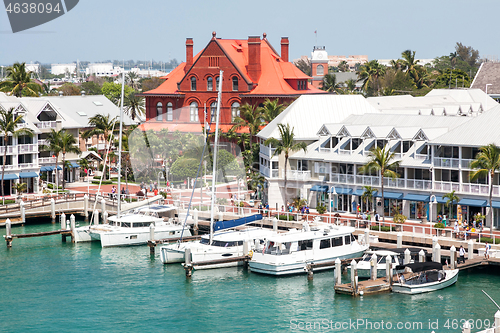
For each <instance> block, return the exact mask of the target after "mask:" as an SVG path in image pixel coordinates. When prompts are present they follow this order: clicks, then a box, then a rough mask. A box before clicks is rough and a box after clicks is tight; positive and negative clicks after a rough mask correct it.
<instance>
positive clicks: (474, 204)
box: [458, 199, 488, 207]
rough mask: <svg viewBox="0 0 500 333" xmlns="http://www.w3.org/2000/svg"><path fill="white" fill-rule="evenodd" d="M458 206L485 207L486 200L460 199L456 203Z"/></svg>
mask: <svg viewBox="0 0 500 333" xmlns="http://www.w3.org/2000/svg"><path fill="white" fill-rule="evenodd" d="M458 204H459V205H460V206H472V207H486V206H487V205H488V204H487V203H486V200H479V199H462V200H460V201H459V202H458Z"/></svg>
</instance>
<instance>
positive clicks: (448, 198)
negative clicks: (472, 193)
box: [443, 191, 460, 218]
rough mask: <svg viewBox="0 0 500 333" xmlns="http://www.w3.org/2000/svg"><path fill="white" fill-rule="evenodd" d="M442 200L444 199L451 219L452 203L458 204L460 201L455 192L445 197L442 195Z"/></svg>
mask: <svg viewBox="0 0 500 333" xmlns="http://www.w3.org/2000/svg"><path fill="white" fill-rule="evenodd" d="M443 198H444V199H446V206H447V207H448V215H449V218H453V205H454V203H458V202H459V201H460V198H459V197H458V196H457V195H456V194H455V191H451V192H450V193H446V194H445V195H443Z"/></svg>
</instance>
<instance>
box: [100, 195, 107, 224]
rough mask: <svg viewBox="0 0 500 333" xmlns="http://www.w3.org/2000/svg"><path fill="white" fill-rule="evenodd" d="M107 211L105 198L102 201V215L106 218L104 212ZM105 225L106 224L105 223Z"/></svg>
mask: <svg viewBox="0 0 500 333" xmlns="http://www.w3.org/2000/svg"><path fill="white" fill-rule="evenodd" d="M105 211H106V200H104V198H102V199H101V214H102V215H103V216H104V212H105ZM103 221H104V218H103ZM103 223H104V222H103Z"/></svg>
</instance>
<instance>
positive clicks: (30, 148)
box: [17, 144, 38, 153]
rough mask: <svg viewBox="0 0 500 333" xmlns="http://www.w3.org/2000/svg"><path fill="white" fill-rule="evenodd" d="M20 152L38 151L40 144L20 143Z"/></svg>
mask: <svg viewBox="0 0 500 333" xmlns="http://www.w3.org/2000/svg"><path fill="white" fill-rule="evenodd" d="M17 147H18V149H19V153H38V145H37V144H36V145H35V144H27V145H18V146H17Z"/></svg>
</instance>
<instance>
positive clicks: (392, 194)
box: [376, 192, 403, 199]
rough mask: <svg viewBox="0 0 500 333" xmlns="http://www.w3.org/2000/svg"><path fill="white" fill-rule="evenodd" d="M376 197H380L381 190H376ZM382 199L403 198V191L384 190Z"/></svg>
mask: <svg viewBox="0 0 500 333" xmlns="http://www.w3.org/2000/svg"><path fill="white" fill-rule="evenodd" d="M376 197H377V198H382V192H377V195H376ZM384 199H403V193H399V192H384Z"/></svg>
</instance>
